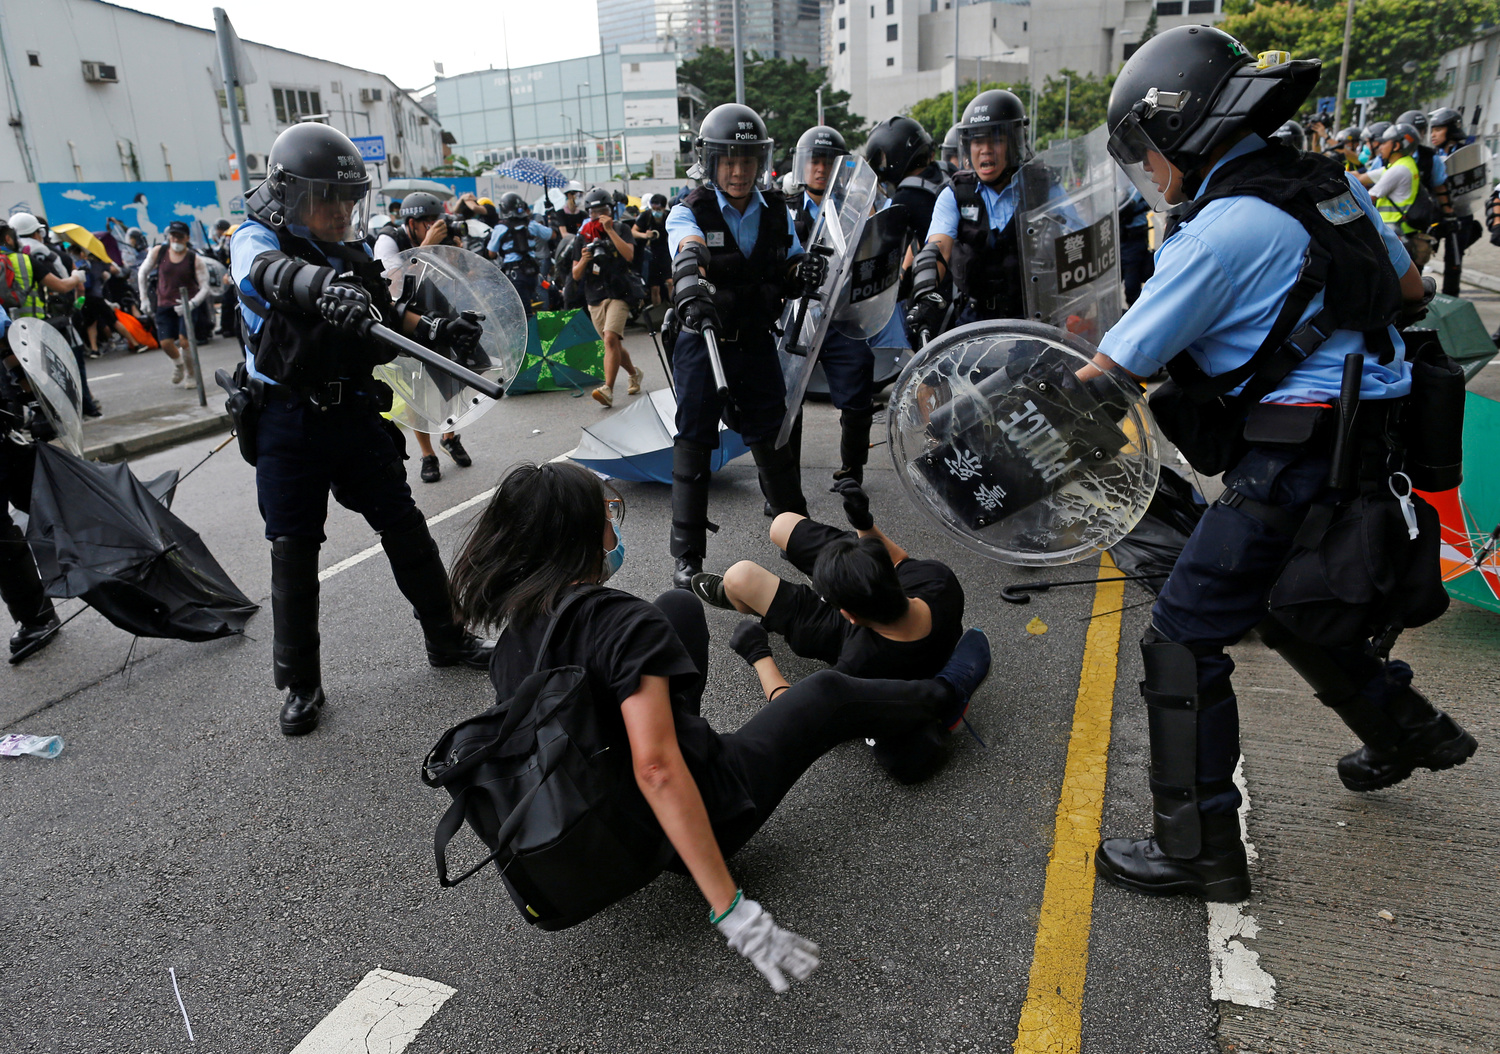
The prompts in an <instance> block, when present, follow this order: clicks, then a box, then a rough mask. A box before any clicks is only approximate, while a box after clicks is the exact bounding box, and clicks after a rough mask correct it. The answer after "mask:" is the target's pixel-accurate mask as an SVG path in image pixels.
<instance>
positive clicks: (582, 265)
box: [573, 249, 594, 282]
mask: <svg viewBox="0 0 1500 1054" xmlns="http://www.w3.org/2000/svg"><path fill="white" fill-rule="evenodd" d="M593 259H594V250H592V249H585V250H583V252H581V253H579V254H578V259H576V260H574V261H573V281H575V282H581V281H583V276H584V273H585V272H586V271H588V268H589V264H590V263H591V262H593Z"/></svg>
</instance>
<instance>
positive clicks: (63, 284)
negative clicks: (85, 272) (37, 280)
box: [42, 274, 83, 293]
mask: <svg viewBox="0 0 1500 1054" xmlns="http://www.w3.org/2000/svg"><path fill="white" fill-rule="evenodd" d="M42 285H43V287H44V288H46V289H50V290H51V291H52V292H54V293H69V292H80V293H81V292H83V279H82V278H78V277H77V276H74V275H70V276H69V277H67V278H59V277H57V275H55V274H44V275H42Z"/></svg>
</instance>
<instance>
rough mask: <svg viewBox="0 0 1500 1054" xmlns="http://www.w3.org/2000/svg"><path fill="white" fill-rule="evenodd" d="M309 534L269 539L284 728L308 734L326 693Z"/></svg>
mask: <svg viewBox="0 0 1500 1054" xmlns="http://www.w3.org/2000/svg"><path fill="white" fill-rule="evenodd" d="M319 547H320V546H319V543H318V542H316V541H313V540H312V539H308V538H277V539H276V540H275V541H274V542H272V543H271V622H272V643H271V656H272V668H273V671H274V675H275V680H276V687H277V688H285V689H288V691H287V694H286V699H285V700H283V701H282V704H281V718H280V722H281V732H282V735H287V736H304V735H306V734H307V733H309V732H311V731H312V730H313V729H315V728H317V727H318V718H319V716H320V714H321V713H322V710H323V704H324V702H325V701H326V700H325V699H324V698H323V686H322V671H321V667H320V656H319V649H320V645H321V640H320V638H319V636H318V549H319Z"/></svg>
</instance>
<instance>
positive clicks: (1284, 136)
mask: <svg viewBox="0 0 1500 1054" xmlns="http://www.w3.org/2000/svg"><path fill="white" fill-rule="evenodd" d="M1270 138H1271V139H1272V140H1274V141H1276V142H1278V143H1280V144H1282V145H1283V146H1289V147H1291V148H1292V149H1293V150H1306V149H1307V129H1305V128H1303V127H1302V125H1301V123H1300V122H1297V121H1287V122H1285V123H1284V124H1283V125H1282V126H1281V127H1280V128H1278V129H1276V131H1274V132H1272V133H1271V135H1270Z"/></svg>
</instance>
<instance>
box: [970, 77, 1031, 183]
mask: <svg viewBox="0 0 1500 1054" xmlns="http://www.w3.org/2000/svg"><path fill="white" fill-rule="evenodd" d="M1029 123H1030V121H1029V120H1028V119H1027V117H1026V107H1024V106H1022V105H1021V100H1020V99H1018V98H1016V96H1015V95H1014V94H1013V93H1011V92H1008V91H1006V90H1005V89H1003V88H991V89H990V90H989V91H983V92H980V93H979V94H978V95H976V96H974V98H972V99H970V100H969V105H967V106H965V107H964V114H963V116H962V117H960V118H959V121H958V153H959V157H961V158H962V159H963V167H964V168H966V169H972V170H974V171H975V172H978V173H979V178H980V179H981V180H982V181H983V182H985V183H996V182H999V181H1000V180H1002V179H1004V178H1005V177H1007V176H1009V175H1010V174H1011V173H1012V172H1014V171H1015V170H1016V169H1018V168H1020V167H1021V166H1022V165H1024V164H1025V163H1026V162H1027V161H1028V160H1030V159H1031V151H1030V149H1029V148H1028V147H1027V145H1026V126H1027V125H1028V124H1029Z"/></svg>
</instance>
